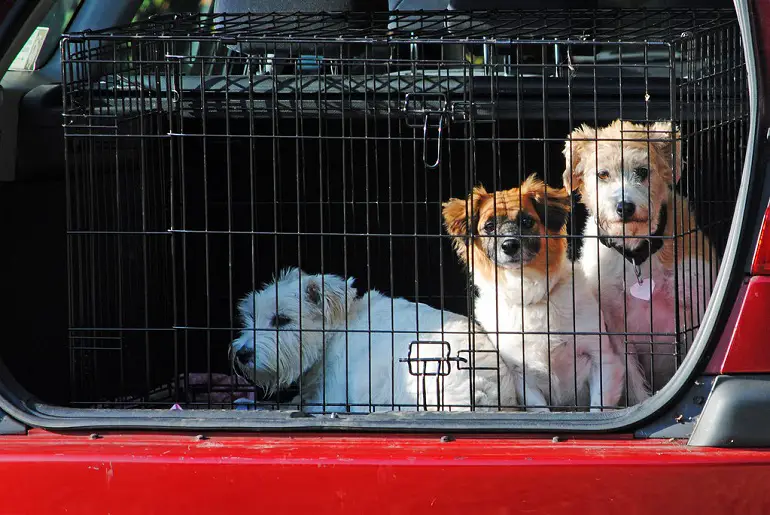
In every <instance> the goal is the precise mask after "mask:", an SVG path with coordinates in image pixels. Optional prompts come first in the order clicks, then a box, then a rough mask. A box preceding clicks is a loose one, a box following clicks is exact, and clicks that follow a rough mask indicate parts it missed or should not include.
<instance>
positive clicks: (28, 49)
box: [9, 27, 48, 72]
mask: <svg viewBox="0 0 770 515" xmlns="http://www.w3.org/2000/svg"><path fill="white" fill-rule="evenodd" d="M46 36H48V27H38V28H36V29H35V32H33V33H32V35H31V36H30V37H29V39H28V40H27V42H26V43H24V46H23V47H22V49H21V51H20V52H19V54H18V55H17V56H16V59H14V60H13V62H12V63H11V66H10V68H9V69H10V70H13V71H17V72H21V71H30V72H31V71H33V70H34V69H35V63H37V58H38V56H39V55H40V52H41V50H43V43H45V38H46Z"/></svg>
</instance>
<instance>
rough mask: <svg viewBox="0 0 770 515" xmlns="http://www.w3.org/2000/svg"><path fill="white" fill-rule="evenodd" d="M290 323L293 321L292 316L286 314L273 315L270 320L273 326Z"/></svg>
mask: <svg viewBox="0 0 770 515" xmlns="http://www.w3.org/2000/svg"><path fill="white" fill-rule="evenodd" d="M290 323H291V318H289V317H287V316H284V315H273V318H272V320H270V325H271V326H273V327H283V326H285V325H288V324H290Z"/></svg>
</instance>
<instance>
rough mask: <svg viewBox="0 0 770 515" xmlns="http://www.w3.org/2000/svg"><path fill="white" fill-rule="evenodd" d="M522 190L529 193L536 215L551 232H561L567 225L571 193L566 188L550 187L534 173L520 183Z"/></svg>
mask: <svg viewBox="0 0 770 515" xmlns="http://www.w3.org/2000/svg"><path fill="white" fill-rule="evenodd" d="M521 189H522V191H523V192H525V193H527V194H530V195H531V197H532V205H533V206H534V208H535V212H537V216H538V217H539V218H540V220H541V221H542V222H543V224H545V226H546V228H547V229H548V230H549V231H551V232H561V230H562V229H563V228H564V226H565V225H567V218H568V217H569V212H570V208H571V204H570V202H571V200H572V195H570V192H569V191H567V189H566V188H551V187H549V186H547V185H546V184H544V183H543V182H542V181H540V180H539V179H536V178H535V175H534V174H533V175H530V176H529V177H528V178H527V180H526V181H524V183H523V184H522V185H521Z"/></svg>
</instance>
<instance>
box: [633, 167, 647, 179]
mask: <svg viewBox="0 0 770 515" xmlns="http://www.w3.org/2000/svg"><path fill="white" fill-rule="evenodd" d="M649 174H650V171H649V170H648V169H647V168H645V167H644V166H640V167H639V168H636V169H634V175H636V176H637V177H638V178H639V180H640V181H643V180H645V179H646V178H647V176H648V175H649Z"/></svg>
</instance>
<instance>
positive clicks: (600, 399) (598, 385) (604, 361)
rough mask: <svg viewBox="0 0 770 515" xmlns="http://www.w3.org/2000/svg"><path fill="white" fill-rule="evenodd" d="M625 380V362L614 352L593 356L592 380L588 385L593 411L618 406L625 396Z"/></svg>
mask: <svg viewBox="0 0 770 515" xmlns="http://www.w3.org/2000/svg"><path fill="white" fill-rule="evenodd" d="M624 379H625V374H624V367H623V360H622V359H621V358H620V356H619V355H617V354H616V353H614V352H611V351H609V349H607V352H603V353H602V357H601V360H600V359H599V355H598V354H594V355H592V356H591V379H590V382H589V385H588V389H589V392H590V394H591V397H590V398H591V408H590V410H591V411H603V409H604V408H607V407H613V406H617V405H618V404H619V403H620V398H621V396H622V395H623V382H624Z"/></svg>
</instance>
